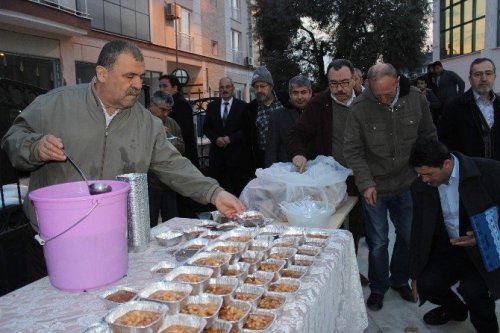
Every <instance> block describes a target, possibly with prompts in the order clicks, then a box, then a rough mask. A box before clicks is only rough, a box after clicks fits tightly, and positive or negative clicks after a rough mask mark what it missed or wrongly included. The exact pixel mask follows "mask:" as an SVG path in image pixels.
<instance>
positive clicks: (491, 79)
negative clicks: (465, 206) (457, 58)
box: [438, 58, 500, 161]
mask: <svg viewBox="0 0 500 333" xmlns="http://www.w3.org/2000/svg"><path fill="white" fill-rule="evenodd" d="M495 79H496V68H495V64H494V63H493V61H492V60H490V59H488V58H477V59H475V60H474V61H473V62H472V63H471V65H470V69H469V82H470V85H471V88H470V89H469V90H468V91H466V92H465V93H464V94H462V95H459V96H457V97H455V98H454V99H452V100H451V101H450V102H449V103H448V104H447V105H446V106H445V108H444V111H443V116H442V118H441V119H440V121H439V123H438V136H439V140H440V141H441V142H443V143H444V144H445V145H446V146H448V148H449V149H451V150H456V151H459V152H461V153H463V154H465V155H469V156H475V157H485V158H492V159H495V160H497V161H500V100H499V98H498V96H497V95H496V94H495V93H494V92H493V86H494V85H495Z"/></svg>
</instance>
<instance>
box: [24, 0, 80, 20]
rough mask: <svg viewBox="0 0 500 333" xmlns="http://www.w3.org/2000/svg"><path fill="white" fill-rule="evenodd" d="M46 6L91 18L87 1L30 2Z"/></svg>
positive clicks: (48, 0)
mask: <svg viewBox="0 0 500 333" xmlns="http://www.w3.org/2000/svg"><path fill="white" fill-rule="evenodd" d="M29 1H31V2H36V3H39V4H42V5H45V6H50V7H54V8H57V9H59V10H62V11H64V12H67V13H70V14H73V15H76V16H81V17H85V18H89V12H88V7H87V0H29Z"/></svg>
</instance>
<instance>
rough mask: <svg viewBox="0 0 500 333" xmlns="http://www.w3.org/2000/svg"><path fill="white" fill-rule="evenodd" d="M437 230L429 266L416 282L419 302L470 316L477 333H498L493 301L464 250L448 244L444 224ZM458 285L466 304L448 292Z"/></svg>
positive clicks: (451, 292)
mask: <svg viewBox="0 0 500 333" xmlns="http://www.w3.org/2000/svg"><path fill="white" fill-rule="evenodd" d="M436 229H439V230H437V231H436V232H437V233H438V235H437V236H436V242H439V244H438V245H437V246H435V247H434V249H433V250H432V252H431V255H430V257H429V262H428V264H427V266H426V268H425V269H424V271H423V272H422V273H421V274H420V276H419V277H418V279H417V289H418V293H419V295H420V299H421V300H422V301H423V302H425V301H426V300H428V301H429V302H431V303H434V304H437V305H441V306H443V307H444V308H445V309H446V310H447V311H450V312H456V313H464V312H466V311H467V310H468V311H469V312H470V320H471V322H472V325H473V326H474V328H475V329H476V330H477V332H479V333H498V322H497V317H496V314H495V300H494V299H493V298H492V297H491V295H490V293H489V291H488V288H487V286H486V283H485V282H484V280H483V278H482V277H481V275H480V274H479V272H478V271H477V269H476V267H475V266H474V264H473V263H472V262H471V260H470V259H469V257H468V255H467V253H466V252H465V250H464V249H463V248H461V247H459V246H452V245H451V244H450V243H449V238H448V234H447V233H446V230H445V227H444V225H443V224H439V225H438V226H437V227H436ZM459 281H460V285H459V287H458V289H457V290H458V292H459V293H460V295H462V297H463V299H464V301H465V304H464V303H463V302H462V301H461V300H460V298H459V297H458V296H457V294H455V293H454V292H453V291H452V290H451V286H453V285H454V284H455V283H457V282H459Z"/></svg>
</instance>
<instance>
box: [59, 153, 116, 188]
mask: <svg viewBox="0 0 500 333" xmlns="http://www.w3.org/2000/svg"><path fill="white" fill-rule="evenodd" d="M64 154H65V155H66V158H67V159H68V161H69V163H71V165H73V166H74V167H75V169H76V171H78V173H79V174H80V176H82V178H83V180H84V181H85V183H86V184H87V188H88V190H89V193H90V195H96V194H102V193H107V192H111V190H112V188H111V186H110V185H108V184H105V183H102V182H97V183H92V184H89V181H88V180H87V177H85V175H84V174H83V171H82V170H81V169H80V168H79V167H78V165H76V163H75V161H73V159H72V158H71V157H69V155H68V154H66V153H64Z"/></svg>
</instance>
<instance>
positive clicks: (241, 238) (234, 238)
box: [220, 229, 256, 243]
mask: <svg viewBox="0 0 500 333" xmlns="http://www.w3.org/2000/svg"><path fill="white" fill-rule="evenodd" d="M255 235H256V233H255V232H254V231H250V230H247V229H245V230H241V229H238V230H231V231H229V232H227V233H225V234H224V235H222V236H221V237H220V240H225V241H229V242H237V243H249V242H251V241H252V240H253V238H254V237H255Z"/></svg>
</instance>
